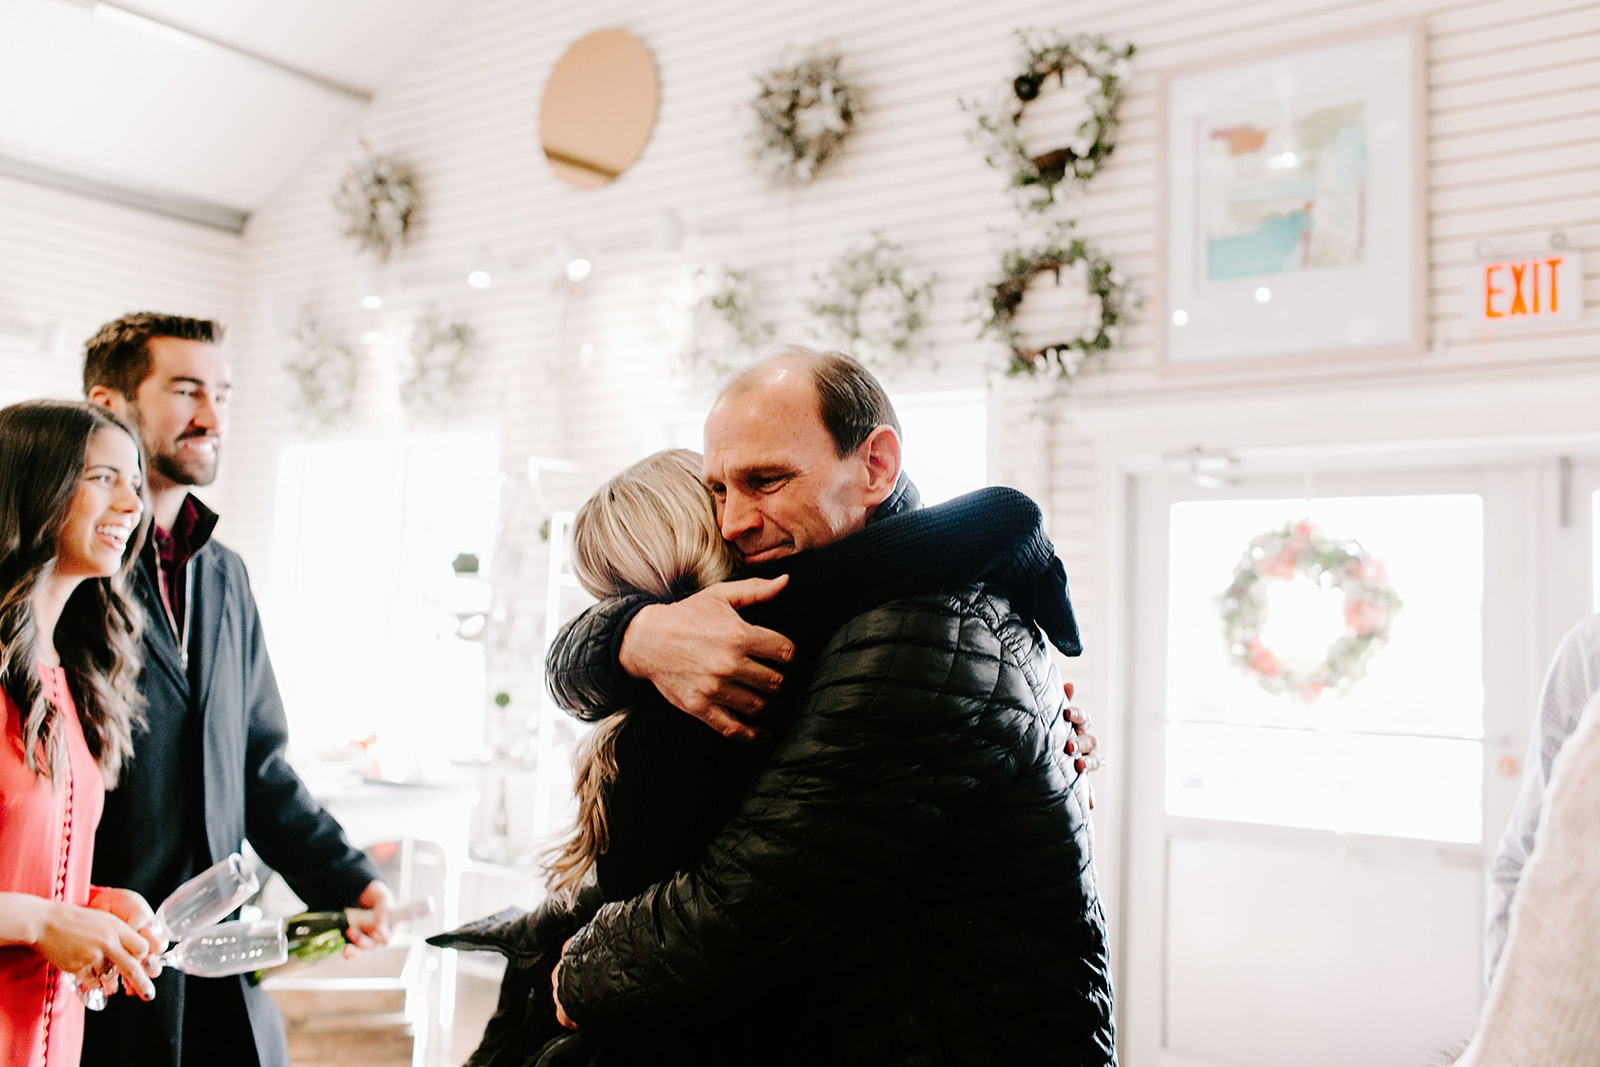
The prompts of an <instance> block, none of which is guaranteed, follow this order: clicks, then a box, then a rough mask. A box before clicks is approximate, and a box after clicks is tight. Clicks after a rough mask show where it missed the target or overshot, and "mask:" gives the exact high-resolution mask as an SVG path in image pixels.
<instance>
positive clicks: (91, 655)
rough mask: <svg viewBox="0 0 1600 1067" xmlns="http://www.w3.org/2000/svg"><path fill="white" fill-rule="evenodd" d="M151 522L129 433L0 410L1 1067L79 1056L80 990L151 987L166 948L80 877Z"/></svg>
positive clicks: (128, 664)
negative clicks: (130, 583)
mask: <svg viewBox="0 0 1600 1067" xmlns="http://www.w3.org/2000/svg"><path fill="white" fill-rule="evenodd" d="M148 528H149V518H148V511H147V509H146V507H145V503H144V465H143V459H142V457H141V454H140V451H139V445H138V438H137V436H136V435H135V434H134V432H133V431H132V430H131V429H130V428H129V427H128V426H127V424H126V423H124V422H123V421H122V420H121V419H119V418H118V417H117V416H115V415H113V414H111V413H110V412H108V411H106V410H104V409H102V408H99V407H95V406H93V405H90V404H84V403H72V402H65V401H32V402H28V403H22V404H13V405H12V406H10V407H7V408H4V409H0V728H3V730H4V737H3V738H0V1059H3V1061H4V1062H5V1063H7V1064H13V1065H26V1067H56V1065H61V1067H66V1065H75V1064H77V1062H78V1055H79V1051H80V1048H81V1046H82V1042H83V1012H84V1008H83V1003H82V1001H81V1000H80V998H79V987H80V986H81V987H82V988H84V989H89V988H93V987H99V988H100V989H103V990H104V991H106V992H114V991H115V990H116V989H117V988H118V986H119V985H125V986H126V988H127V989H128V991H129V992H130V993H133V994H135V995H137V996H140V997H143V998H144V999H147V1000H148V999H149V998H150V997H151V996H153V995H154V992H155V990H154V987H153V986H152V984H151V982H150V979H149V977H148V975H147V974H146V973H145V966H144V961H145V960H147V959H149V958H151V957H153V956H154V955H156V954H157V953H158V952H159V951H160V950H161V949H163V948H164V947H165V945H164V943H162V942H161V941H159V940H157V939H155V938H154V937H152V936H147V934H146V933H141V932H140V931H141V930H146V931H148V930H149V928H150V924H151V921H152V918H153V916H152V914H151V911H150V906H149V905H148V904H147V903H146V902H145V901H144V899H143V898H142V897H140V896H139V895H138V894H137V893H133V892H130V891H128V890H124V889H106V888H100V887H96V886H92V885H90V884H89V871H90V862H91V859H92V852H93V845H94V832H95V827H96V825H97V824H98V823H99V820H100V811H101V806H102V804H103V802H104V798H105V790H106V788H107V787H108V786H112V785H115V784H116V781H117V776H118V773H119V771H120V770H121V768H122V765H123V763H124V761H125V760H126V759H127V758H128V756H129V754H130V753H131V751H132V745H133V731H134V727H135V725H136V724H137V722H138V718H139V707H138V697H137V693H136V690H135V688H134V679H135V677H136V676H137V674H138V670H139V655H138V649H139V632H140V628H141V626H142V624H143V619H142V616H141V614H140V611H139V609H138V607H137V606H136V605H135V604H134V603H133V602H132V601H131V600H130V599H129V598H128V597H127V595H126V593H125V588H126V586H125V583H126V580H127V574H128V571H129V569H130V568H131V567H132V566H133V565H134V562H135V561H136V560H137V559H138V554H139V546H140V544H141V543H142V542H143V539H144V536H145V534H146V532H147V530H148Z"/></svg>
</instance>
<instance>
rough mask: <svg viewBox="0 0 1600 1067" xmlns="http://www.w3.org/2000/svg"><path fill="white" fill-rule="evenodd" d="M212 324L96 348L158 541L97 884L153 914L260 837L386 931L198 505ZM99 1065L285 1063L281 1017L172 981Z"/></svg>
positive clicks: (89, 1058) (102, 1018) (288, 870)
mask: <svg viewBox="0 0 1600 1067" xmlns="http://www.w3.org/2000/svg"><path fill="white" fill-rule="evenodd" d="M221 340H222V328H221V327H220V326H219V325H217V324H216V323H213V322H209V321H205V320H199V319H188V318H181V317H178V316H172V315H155V314H148V313H144V314H136V315H128V316H124V317H123V318H121V319H118V320H116V321H115V322H111V323H108V324H107V325H105V326H104V327H102V328H101V330H100V332H99V333H98V334H96V335H95V336H94V337H93V338H92V339H91V340H90V341H89V345H88V352H87V357H86V359H85V363H84V375H83V384H84V392H85V394H86V395H87V396H88V398H89V399H90V400H91V401H94V402H95V403H99V404H103V405H104V406H106V407H108V408H110V409H111V410H112V411H115V412H117V413H118V414H119V415H122V416H124V417H126V418H127V419H128V420H129V421H131V422H132V423H134V425H136V426H137V427H138V428H139V433H140V437H141V439H142V442H143V445H144V450H145V455H146V457H147V460H146V465H147V469H148V470H149V477H148V482H147V484H148V485H149V489H150V495H151V499H152V503H153V506H154V513H155V529H154V531H153V536H152V537H151V538H150V540H149V541H148V542H147V543H146V545H145V551H144V555H143V557H142V558H141V559H140V566H139V568H138V570H137V571H136V572H135V574H136V579H135V581H136V588H137V591H138V596H139V602H140V604H141V606H142V607H143V608H144V610H145V613H146V615H147V616H148V619H149V621H148V623H147V624H146V626H145V629H144V670H143V672H142V674H141V675H140V678H139V691H140V693H141V694H142V695H143V696H144V697H145V698H146V700H148V702H149V708H148V711H147V715H148V720H149V725H148V728H147V729H146V730H145V731H143V732H142V733H140V734H138V735H137V736H136V737H135V738H134V751H133V760H132V762H131V763H130V764H129V765H128V766H126V767H125V768H124V769H123V773H122V780H121V782H120V784H119V785H118V786H117V788H116V789H115V790H113V791H111V792H110V793H108V794H106V804H105V813H104V815H103V816H102V817H101V820H100V829H99V832H98V833H97V834H96V836H95V849H94V880H95V883H96V884H97V885H119V886H127V887H129V888H130V889H135V890H137V891H138V892H140V893H142V894H144V896H145V898H146V899H147V900H149V901H150V902H151V904H152V905H156V904H159V903H160V901H161V900H162V899H163V898H164V897H166V895H167V894H168V893H170V892H172V890H173V889H175V888H177V886H178V885H179V884H180V883H182V882H183V881H184V880H186V879H188V878H189V877H191V876H193V875H195V874H197V873H199V872H200V871H202V870H204V869H205V868H207V867H209V866H210V865H211V864H212V863H214V862H215V861H217V860H220V859H222V858H223V857H225V856H227V855H228V854H229V853H232V852H237V851H239V850H240V849H241V848H242V846H243V844H244V842H245V841H246V840H249V842H250V844H251V846H252V847H254V848H255V850H256V852H258V853H259V854H260V855H261V857H262V859H264V860H265V861H266V862H267V863H268V864H269V865H270V866H272V867H273V868H274V869H276V870H277V871H278V872H279V873H280V874H282V875H283V876H284V878H285V880H286V881H288V883H289V885H290V886H291V887H292V888H293V889H294V891H295V892H296V893H297V894H299V896H300V897H301V899H302V900H304V901H305V902H306V904H307V905H308V906H309V907H311V908H315V909H333V908H344V907H349V906H352V905H358V906H360V907H364V908H372V909H375V911H376V913H377V918H376V919H375V920H374V921H373V922H372V923H371V924H370V925H369V926H368V927H366V928H364V929H360V930H355V931H353V936H352V940H353V941H355V942H356V943H357V944H360V945H366V944H369V943H371V942H372V941H374V940H381V939H382V938H383V937H384V936H385V932H386V925H387V910H388V906H389V891H388V889H387V888H386V887H385V886H384V884H383V882H382V881H380V880H379V879H378V872H377V870H376V868H374V867H373V865H372V864H371V863H370V862H369V861H368V860H367V859H366V857H365V856H363V855H362V854H361V853H360V852H359V851H357V850H356V849H354V848H352V847H351V846H350V843H349V842H348V841H347V840H345V837H344V832H343V831H342V830H341V829H340V827H339V824H338V823H337V822H335V821H334V819H333V817H332V816H330V815H329V814H328V813H327V812H326V811H324V810H323V809H322V807H321V806H320V805H318V804H317V803H316V801H315V800H313V799H312V798H311V794H310V793H309V792H308V791H307V790H306V787H305V785H304V784H303V783H302V782H301V781H300V779H299V777H298V776H297V775H296V774H295V772H294V770H293V769H292V768H291V767H290V766H289V764H288V762H287V761H286V759H285V756H284V749H285V746H286V744H287V740H288V731H287V724H286V721H285V718H284V712H283V703H282V701H281V700H280V699H279V697H278V687H277V682H276V681H275V680H274V679H273V674H272V663H271V661H270V660H269V659H268V658H267V649H266V644H265V642H264V640H263V637H262V633H261V620H260V617H259V615H258V614H257V612H256V603H255V597H254V595H253V594H252V593H251V591H250V581H249V578H248V577H247V575H246V574H245V568H244V562H243V561H242V560H240V558H239V557H238V556H237V555H235V554H234V553H233V552H231V551H229V550H228V549H227V548H224V547H223V546H222V545H220V544H218V543H217V542H216V541H213V540H211V532H212V529H213V527H215V526H216V523H217V517H216V515H214V514H213V513H212V512H211V511H210V510H209V509H207V508H206V506H205V505H204V504H202V503H201V502H200V501H199V500H198V499H196V498H195V497H194V496H192V495H190V493H189V487H190V486H197V485H198V486H204V485H210V484H211V482H212V480H213V479H214V478H215V477H216V471H217V455H218V451H219V450H220V448H221V445H222V439H223V436H224V433H225V431H226V428H227V421H228V420H227V403H228V397H229V391H230V379H229V375H228V364H227V359H226V357H225V356H224V355H223V353H222V350H221V348H220V347H218V346H219V343H220V342H221ZM82 1062H83V1063H84V1064H85V1065H89V1067H99V1065H102V1064H105V1065H110V1064H117V1065H119V1067H128V1065H136V1067H144V1065H147V1067H180V1065H188V1067H215V1065H218V1064H228V1065H229V1067H236V1065H237V1067H247V1065H251V1064H259V1065H260V1067H287V1065H288V1063H289V1055H288V1047H287V1042H286V1040H285V1036H284V1032H283V1023H282V1020H281V1019H280V1018H279V1016H278V1012H277V1009H276V1008H275V1007H274V1006H273V1003H272V1001H271V998H269V997H268V996H267V994H266V992H265V991H264V990H262V989H259V988H257V987H255V986H250V985H248V984H247V983H246V982H245V981H244V979H243V978H242V977H235V978H217V979H205V978H190V977H188V976H186V975H183V974H180V973H179V972H177V971H172V970H168V971H166V972H165V973H163V974H162V975H161V976H160V977H158V978H157V979H156V999H155V1001H154V1002H152V1003H149V1004H145V1003H142V1002H135V1001H134V1000H133V998H131V997H113V998H112V999H111V1004H110V1005H109V1006H108V1007H107V1009H106V1010H105V1011H103V1012H97V1013H91V1014H90V1015H89V1018H88V1023H87V1027H86V1033H85V1037H84V1046H83V1061H82Z"/></svg>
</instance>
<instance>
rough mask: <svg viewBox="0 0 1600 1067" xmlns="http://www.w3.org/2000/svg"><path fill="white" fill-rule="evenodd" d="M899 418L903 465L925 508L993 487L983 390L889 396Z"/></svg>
mask: <svg viewBox="0 0 1600 1067" xmlns="http://www.w3.org/2000/svg"><path fill="white" fill-rule="evenodd" d="M891 400H892V402H893V404H894V410H895V414H897V415H899V416H900V428H901V430H903V431H905V432H904V434H903V437H904V443H903V447H902V454H901V457H900V459H901V465H902V467H903V468H904V469H905V472H906V473H907V474H908V475H910V476H911V480H912V481H914V482H916V483H917V490H918V491H919V492H920V493H921V494H922V502H923V503H924V504H938V503H942V502H943V501H946V500H949V499H950V498H951V497H954V496H960V495H961V494H962V493H970V492H972V491H973V490H974V489H982V488H983V487H984V486H986V485H988V484H989V406H988V402H987V401H986V399H985V397H984V394H983V392H982V391H981V390H977V389H974V390H968V391H961V392H948V393H912V394H908V395H905V396H897V397H893V398H891Z"/></svg>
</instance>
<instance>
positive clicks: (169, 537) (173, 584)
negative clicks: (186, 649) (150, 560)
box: [151, 494, 217, 637]
mask: <svg viewBox="0 0 1600 1067" xmlns="http://www.w3.org/2000/svg"><path fill="white" fill-rule="evenodd" d="M216 525H217V517H216V515H215V514H213V513H212V512H211V511H210V510H209V509H207V508H206V506H205V505H204V504H202V503H200V501H198V500H196V499H195V498H194V496H193V495H192V494H191V495H189V496H186V497H184V498H183V507H182V508H180V509H179V511H178V518H177V521H176V522H174V523H173V524H172V529H171V530H170V531H168V530H163V529H162V528H161V527H159V526H155V527H152V528H151V534H152V537H151V540H152V541H154V543H155V548H156V579H157V584H158V585H159V587H160V589H161V599H162V600H163V601H165V603H166V605H167V610H168V611H170V612H171V613H172V623H173V626H174V627H176V631H177V634H178V635H179V636H180V637H181V636H182V634H183V623H184V618H183V616H184V608H185V607H186V606H187V601H188V597H187V592H188V591H187V589H186V588H185V585H186V583H187V580H188V566H187V565H188V563H189V560H191V559H193V558H194V554H195V553H196V552H198V551H200V550H201V549H202V548H204V547H205V544H206V542H207V541H209V540H211V531H212V530H213V529H215V528H216Z"/></svg>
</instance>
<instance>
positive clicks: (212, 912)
mask: <svg viewBox="0 0 1600 1067" xmlns="http://www.w3.org/2000/svg"><path fill="white" fill-rule="evenodd" d="M260 888H261V879H260V878H259V877H258V876H257V875H256V871H255V868H254V866H252V865H251V864H250V863H248V862H247V861H246V860H245V858H244V857H243V856H241V855H239V853H237V852H235V853H233V854H232V855H230V856H228V857H227V858H225V859H223V860H221V861H219V862H217V863H215V864H213V865H212V866H210V867H208V868H206V869H205V870H203V871H201V872H200V873H199V874H197V875H195V876H194V877H193V878H191V879H189V880H188V881H187V882H184V883H183V884H182V885H180V886H179V887H178V888H176V889H174V890H173V891H172V892H171V894H169V895H168V896H167V899H165V900H163V901H162V902H161V906H160V907H158V908H156V915H155V920H154V921H153V922H152V923H151V930H152V932H153V933H154V934H155V936H156V937H157V938H159V939H160V940H162V941H166V942H169V943H172V942H178V941H182V940H183V939H184V938H185V937H188V936H189V935H190V934H191V933H193V932H194V931H196V930H199V929H201V928H203V927H207V926H210V925H211V924H212V923H214V922H216V921H217V920H219V919H221V918H223V917H224V916H226V915H227V914H228V913H229V912H231V911H233V910H234V909H235V908H237V907H238V906H239V905H240V904H243V903H244V902H245V901H247V900H249V899H250V897H251V896H253V895H254V894H255V892H256V891H257V890H258V889H260ZM170 954H171V953H168V954H167V955H170ZM161 958H162V959H165V958H166V957H165V956H163V957H161ZM158 962H159V961H158ZM182 969H183V968H181V967H180V968H179V970H182ZM248 969H252V970H253V969H254V968H248ZM235 973H236V972H235ZM78 993H79V995H80V996H82V998H83V1006H84V1007H86V1008H88V1009H89V1010H90V1011H100V1010H102V1009H103V1008H105V1006H106V994H105V990H103V989H101V988H99V987H98V986H94V987H89V988H86V987H84V985H83V983H81V982H80V983H79V984H78Z"/></svg>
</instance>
